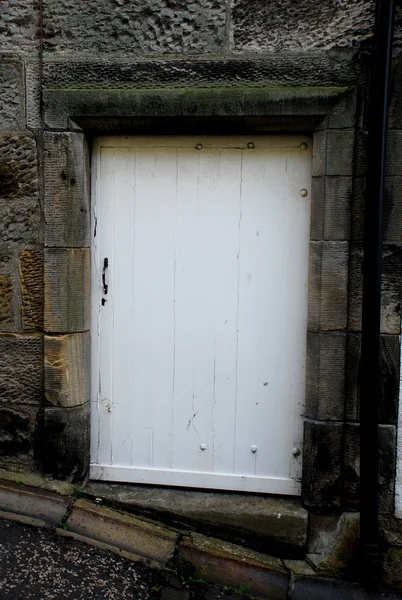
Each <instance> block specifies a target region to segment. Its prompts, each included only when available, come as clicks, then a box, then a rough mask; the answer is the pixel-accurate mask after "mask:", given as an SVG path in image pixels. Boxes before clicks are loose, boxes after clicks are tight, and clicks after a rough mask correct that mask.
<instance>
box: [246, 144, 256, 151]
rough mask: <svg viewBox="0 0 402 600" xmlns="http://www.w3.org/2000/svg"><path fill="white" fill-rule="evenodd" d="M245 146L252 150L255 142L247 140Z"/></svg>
mask: <svg viewBox="0 0 402 600" xmlns="http://www.w3.org/2000/svg"><path fill="white" fill-rule="evenodd" d="M247 148H250V150H252V149H253V148H255V144H254V142H249V143H248V144H247Z"/></svg>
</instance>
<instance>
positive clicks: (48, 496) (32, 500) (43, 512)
mask: <svg viewBox="0 0 402 600" xmlns="http://www.w3.org/2000/svg"><path fill="white" fill-rule="evenodd" d="M69 503H70V498H69V497H68V496H64V497H63V496H60V495H58V494H53V493H52V492H48V491H47V490H36V489H35V488H31V487H26V486H21V485H17V484H15V483H10V482H5V481H1V482H0V509H1V510H6V511H9V512H11V513H18V514H20V515H21V514H22V515H25V516H28V517H33V518H35V519H40V520H42V521H44V522H45V523H48V524H50V525H57V524H58V523H60V521H61V520H62V518H63V517H64V515H65V513H66V512H67V508H68V505H69Z"/></svg>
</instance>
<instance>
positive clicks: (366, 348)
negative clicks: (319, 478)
mask: <svg viewBox="0 0 402 600" xmlns="http://www.w3.org/2000/svg"><path fill="white" fill-rule="evenodd" d="M395 4H396V3H395V0H377V3H376V18H375V28H374V38H373V54H372V69H371V80H370V88H369V105H368V110H369V112H368V147H367V179H366V205H365V223H364V261H363V310H362V335H361V370H360V377H361V379H360V424H361V425H360V485H361V512H360V540H361V552H362V567H363V568H362V576H363V578H364V580H365V581H366V583H375V582H376V581H377V580H378V577H379V566H380V557H379V531H378V415H379V403H380V390H381V387H380V385H381V379H380V315H381V276H382V236H383V205H384V177H385V164H386V163H385V158H386V145H387V124H388V104H389V93H390V70H391V60H392V41H393V30H394V21H395Z"/></svg>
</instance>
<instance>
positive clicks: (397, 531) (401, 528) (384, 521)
mask: <svg viewBox="0 0 402 600" xmlns="http://www.w3.org/2000/svg"><path fill="white" fill-rule="evenodd" d="M401 517H402V515H401V513H400V511H398V514H393V513H381V514H380V534H381V538H382V541H383V542H384V545H388V546H398V547H400V548H402V518H401Z"/></svg>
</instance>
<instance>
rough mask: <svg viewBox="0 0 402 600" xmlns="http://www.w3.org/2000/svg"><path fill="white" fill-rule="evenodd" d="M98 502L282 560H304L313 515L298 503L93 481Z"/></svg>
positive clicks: (89, 489)
mask: <svg viewBox="0 0 402 600" xmlns="http://www.w3.org/2000/svg"><path fill="white" fill-rule="evenodd" d="M82 493H83V495H84V496H85V497H86V498H88V499H91V500H93V501H97V502H102V503H103V504H104V505H108V506H112V507H115V508H117V509H120V510H124V511H126V512H130V513H133V514H137V515H142V516H144V517H147V518H151V519H157V520H158V521H161V522H163V523H164V524H169V525H173V526H175V527H184V528H186V529H188V528H190V530H192V531H197V532H199V533H202V534H204V535H211V536H215V537H221V538H223V539H226V540H229V541H230V542H234V543H237V544H242V545H246V546H248V547H249V548H252V549H254V550H257V551H260V552H264V553H268V554H275V555H276V556H281V557H300V556H303V555H304V554H305V551H306V544H307V526H308V513H307V511H306V510H305V509H304V508H302V506H301V505H300V502H299V501H298V500H297V499H293V498H280V497H272V496H263V495H255V494H237V493H232V492H220V491H219V492H211V491H198V490H186V489H177V488H166V487H156V486H146V485H135V484H120V483H106V482H95V481H90V482H89V483H88V484H87V485H86V486H85V487H84V489H83V491H82Z"/></svg>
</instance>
